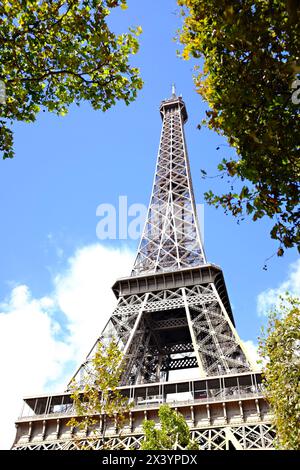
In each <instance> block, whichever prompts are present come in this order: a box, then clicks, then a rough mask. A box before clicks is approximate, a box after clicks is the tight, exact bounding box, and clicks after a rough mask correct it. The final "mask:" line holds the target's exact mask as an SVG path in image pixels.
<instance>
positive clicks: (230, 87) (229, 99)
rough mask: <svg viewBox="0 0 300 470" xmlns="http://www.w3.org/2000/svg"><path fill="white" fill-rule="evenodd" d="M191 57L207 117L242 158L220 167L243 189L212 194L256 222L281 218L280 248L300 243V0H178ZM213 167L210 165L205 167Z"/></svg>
mask: <svg viewBox="0 0 300 470" xmlns="http://www.w3.org/2000/svg"><path fill="white" fill-rule="evenodd" d="M178 3H179V5H181V7H182V14H183V16H184V24H183V27H182V30H181V31H180V41H181V43H182V44H183V45H184V50H183V57H184V58H186V59H187V58H189V57H190V56H193V57H194V58H203V59H204V66H203V69H202V70H201V71H200V73H199V72H197V75H196V76H195V83H196V87H197V91H198V93H199V94H200V95H201V96H202V97H203V98H204V100H206V101H207V103H208V104H209V107H210V110H208V111H206V115H207V117H206V119H205V120H204V121H203V122H204V123H205V124H206V125H208V127H209V128H211V129H214V130H215V131H217V132H218V133H220V134H222V135H224V136H226V137H227V139H228V142H229V144H230V145H231V146H233V147H234V148H235V150H236V154H237V157H236V159H231V158H224V159H223V160H222V161H221V162H220V164H219V166H218V169H219V171H220V175H221V176H224V175H227V176H228V177H229V180H231V181H232V184H233V182H234V181H236V180H237V179H238V180H241V181H242V182H243V183H242V185H241V189H239V190H238V191H237V192H235V191H234V188H233V187H232V188H231V190H230V191H229V192H228V193H227V194H222V195H216V194H214V193H213V192H212V191H208V192H207V193H206V194H205V197H206V200H207V201H208V202H209V203H210V204H213V205H215V206H216V207H218V206H222V207H223V208H224V209H225V211H226V212H227V211H229V212H231V213H232V214H233V215H234V216H236V217H238V218H242V217H243V216H244V215H250V216H251V217H252V219H253V220H254V221H255V220H257V219H260V218H262V217H264V216H268V217H270V218H273V220H274V226H273V228H272V230H271V233H270V234H271V237H272V238H274V239H276V240H278V241H279V248H278V252H277V254H278V255H279V256H282V254H283V252H284V249H285V248H289V247H292V246H295V245H298V247H299V238H300V232H299V214H300V210H299V196H300V194H299V176H300V158H299V157H300V140H299V125H300V80H299V78H300V75H299V72H300V4H299V1H298V0H243V1H242V0H238V1H232V0H178ZM295 88H297V89H295ZM204 173H205V172H204Z"/></svg>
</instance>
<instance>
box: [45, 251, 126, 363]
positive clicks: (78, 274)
mask: <svg viewBox="0 0 300 470" xmlns="http://www.w3.org/2000/svg"><path fill="white" fill-rule="evenodd" d="M132 264H133V255H132V253H131V252H130V251H125V250H112V249H108V248H105V247H103V246H101V245H99V244H97V245H90V246H86V247H84V248H81V249H79V250H77V251H76V253H75V255H74V256H73V257H72V258H71V259H70V260H69V267H68V269H67V270H66V271H65V272H64V273H62V274H59V275H57V276H56V277H55V279H54V283H55V298H56V302H57V304H58V306H59V308H60V310H61V311H62V312H64V314H65V315H66V317H67V319H68V329H69V332H70V335H71V340H72V344H73V345H74V349H75V351H76V358H75V359H76V361H78V360H79V361H80V360H82V359H83V356H86V355H87V354H88V352H89V349H91V347H92V343H93V341H96V339H97V338H98V337H99V335H100V333H101V331H102V328H103V327H104V325H105V324H106V322H107V321H108V319H109V317H110V315H111V313H112V309H113V307H114V305H115V303H116V298H115V296H114V294H113V292H112V290H111V286H112V284H113V283H114V281H115V280H116V279H117V278H118V277H121V276H126V275H129V274H130V268H131V266H132Z"/></svg>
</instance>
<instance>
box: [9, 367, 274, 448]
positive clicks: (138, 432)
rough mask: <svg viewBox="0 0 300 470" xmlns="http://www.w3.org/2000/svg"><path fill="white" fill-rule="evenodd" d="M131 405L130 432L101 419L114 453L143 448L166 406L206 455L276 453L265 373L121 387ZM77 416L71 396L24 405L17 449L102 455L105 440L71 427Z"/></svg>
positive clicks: (31, 400) (38, 399)
mask: <svg viewBox="0 0 300 470" xmlns="http://www.w3.org/2000/svg"><path fill="white" fill-rule="evenodd" d="M120 390H122V393H123V394H124V396H127V397H128V400H129V401H131V402H132V409H131V411H130V412H129V414H128V417H127V418H128V419H127V420H126V424H125V426H124V427H123V428H122V430H121V432H120V431H119V430H118V420H117V417H116V418H115V419H112V418H108V419H106V417H105V416H104V415H101V416H99V422H98V425H96V430H97V431H99V433H98V434H99V435H101V432H102V430H103V427H104V426H105V441H106V446H108V448H111V449H131V448H139V446H140V443H141V440H142V439H143V434H142V423H143V420H144V419H153V420H154V421H158V416H157V412H158V409H159V406H160V405H161V404H162V403H168V404H169V405H170V406H171V407H174V408H176V409H177V410H178V411H180V412H181V413H182V414H183V415H184V417H185V419H186V421H187V423H188V425H189V427H190V429H191V434H192V436H193V438H194V439H195V440H197V442H198V443H199V445H200V447H201V448H202V449H229V448H235V449H258V448H259V449H262V448H265V449H268V448H272V445H273V444H272V442H273V439H274V431H273V430H272V426H271V418H272V417H271V415H270V410H269V407H268V404H267V403H266V401H265V400H264V398H263V395H262V386H261V375H260V373H249V372H248V373H243V374H238V375H224V376H218V377H209V378H206V379H202V380H198V379H187V380H181V381H178V380H177V381H176V382H165V383H153V384H140V385H133V386H127V387H120ZM74 416H76V414H75V410H74V408H73V403H72V399H71V397H70V393H64V394H52V395H43V396H39V397H28V398H25V399H24V406H23V410H22V413H21V416H20V417H19V418H18V420H17V422H16V427H17V435H16V439H15V442H14V445H13V449H19V450H22V449H28V450H29V449H32V450H39V449H53V450H55V449H57V450H58V449H66V450H67V449H78V448H80V447H81V446H82V445H84V446H85V448H86V447H88V448H91V449H95V450H96V449H101V448H102V445H103V439H102V438H100V437H98V438H95V435H96V434H95V433H93V430H92V429H86V430H85V431H78V430H76V429H74V428H70V427H69V426H67V422H68V421H69V419H70V418H71V417H74Z"/></svg>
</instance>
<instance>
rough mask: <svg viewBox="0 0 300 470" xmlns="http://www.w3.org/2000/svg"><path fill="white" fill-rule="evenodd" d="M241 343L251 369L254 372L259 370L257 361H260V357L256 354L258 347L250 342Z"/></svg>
mask: <svg viewBox="0 0 300 470" xmlns="http://www.w3.org/2000/svg"><path fill="white" fill-rule="evenodd" d="M242 343H243V345H244V348H245V350H246V354H247V356H248V358H249V359H250V362H251V364H252V367H253V368H254V370H258V369H260V368H261V366H260V365H259V364H257V361H259V360H260V356H259V354H258V345H257V344H255V343H254V342H253V341H251V340H246V341H242Z"/></svg>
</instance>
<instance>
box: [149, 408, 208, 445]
mask: <svg viewBox="0 0 300 470" xmlns="http://www.w3.org/2000/svg"><path fill="white" fill-rule="evenodd" d="M158 416H159V419H160V429H157V428H156V427H155V422H154V421H152V420H149V421H148V420H146V421H144V422H143V431H144V433H145V440H144V441H143V442H142V444H141V450H170V449H191V450H197V449H198V448H199V447H198V444H197V443H196V442H194V441H192V440H191V438H190V430H189V427H188V425H187V423H186V421H185V419H184V417H183V416H182V414H180V413H177V412H176V411H175V410H173V409H172V408H170V407H169V406H168V405H161V407H160V408H159V412H158Z"/></svg>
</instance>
